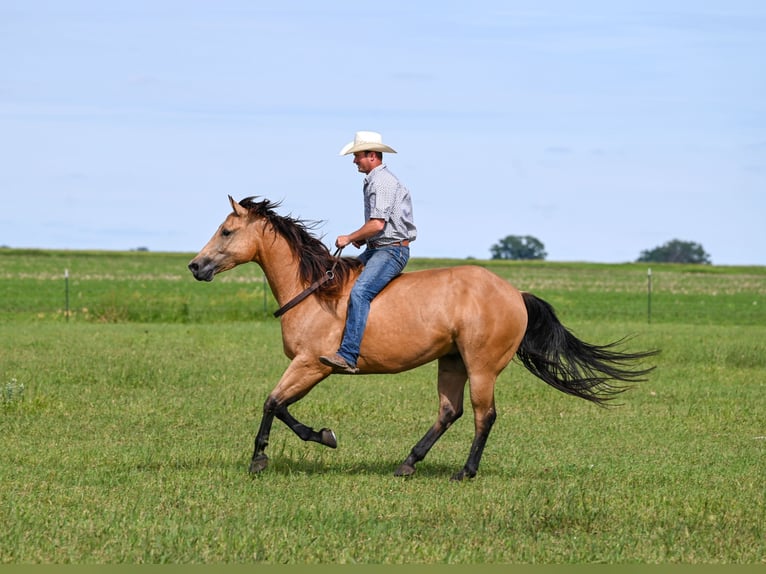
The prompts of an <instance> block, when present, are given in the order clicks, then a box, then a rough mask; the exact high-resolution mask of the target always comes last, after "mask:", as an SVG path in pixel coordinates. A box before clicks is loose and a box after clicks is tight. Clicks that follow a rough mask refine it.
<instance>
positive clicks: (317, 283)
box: [274, 247, 343, 317]
mask: <svg viewBox="0 0 766 574" xmlns="http://www.w3.org/2000/svg"><path fill="white" fill-rule="evenodd" d="M341 251H343V248H342V247H338V249H336V250H335V253H334V254H333V258H334V259H335V261H334V262H333V264H332V267H331V268H330V269H328V270H327V271H325V274H324V275H322V278H321V279H317V280H316V281H314V282H313V283H312V284H311V285H309V286H308V287H307V288H306V289H305V290H304V291H302V292H301V293H299V294H298V295H296V296H295V297H293V298H292V299H290V300H289V301H288V302H287V303H285V304H284V305H282V306H281V307H280V308H279V309H277V310H276V311H274V316H275V317H281V316H282V315H284V314H285V313H287V312H288V311H289V310H290V309H292V308H293V307H295V306H296V305H297V304H298V303H300V302H301V301H303V300H304V299H305V298H306V297H308V296H309V295H311V294H312V293H313V292H314V291H316V290H317V289H319V288H320V287H321V286H322V285H324V284H325V283H327V282H328V281H332V280H333V279H335V267H336V266H337V265H338V261H340V253H341Z"/></svg>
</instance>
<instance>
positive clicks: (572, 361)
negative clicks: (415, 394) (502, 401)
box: [189, 196, 657, 480]
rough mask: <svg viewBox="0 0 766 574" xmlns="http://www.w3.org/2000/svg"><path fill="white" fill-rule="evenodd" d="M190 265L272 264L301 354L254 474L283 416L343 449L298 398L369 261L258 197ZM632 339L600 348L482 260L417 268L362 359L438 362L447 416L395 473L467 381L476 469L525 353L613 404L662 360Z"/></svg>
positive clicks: (391, 290) (260, 436) (394, 363)
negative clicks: (300, 416)
mask: <svg viewBox="0 0 766 574" xmlns="http://www.w3.org/2000/svg"><path fill="white" fill-rule="evenodd" d="M229 202H230V203H231V207H232V212H231V213H230V214H229V215H228V216H227V217H226V219H225V220H224V221H223V223H222V224H221V225H220V226H219V228H218V230H217V231H216V232H215V234H214V235H213V237H212V238H211V239H210V241H209V242H208V243H207V245H205V246H204V247H203V248H202V251H200V252H199V254H198V255H197V256H196V257H194V259H192V260H191V262H190V263H189V269H190V271H191V272H192V273H193V274H194V277H195V278H196V279H198V280H200V281H212V280H213V278H214V277H215V275H216V274H218V273H222V272H224V271H227V270H229V269H232V268H233V267H235V266H237V265H240V264H242V263H247V262H251V261H252V262H255V263H257V264H258V265H260V266H261V268H262V269H263V272H264V274H265V276H266V280H267V281H268V283H269V287H270V288H271V291H272V293H273V294H274V297H275V298H276V300H277V303H278V304H279V305H280V306H281V308H280V310H279V311H278V312H277V313H275V315H279V316H281V319H280V320H281V327H282V342H283V347H284V352H285V354H286V355H287V357H288V358H289V359H290V360H291V362H290V364H289V366H288V367H287V369H286V370H285V372H284V373H283V374H282V377H281V378H280V380H279V382H278V383H277V385H276V387H274V389H273V390H272V391H271V393H269V396H268V397H267V399H266V401H265V403H264V405H263V418H262V419H261V423H260V427H259V429H258V433H257V434H256V437H255V451H254V452H253V457H252V460H251V463H250V469H249V471H250V473H251V474H255V473H259V472H261V471H263V470H264V469H265V468H266V467H267V466H268V460H269V459H268V456H267V455H266V447H267V446H268V442H269V433H270V431H271V426H272V423H273V421H274V417H276V418H277V419H279V420H280V421H282V422H283V423H285V424H286V425H287V426H288V427H289V428H290V429H291V430H292V431H293V432H294V433H295V434H296V435H298V437H300V438H301V439H302V440H304V441H314V442H318V443H320V444H322V445H325V446H328V447H330V448H336V446H337V440H336V436H335V433H334V432H333V431H332V430H330V429H327V428H323V429H321V430H319V431H317V430H314V429H313V428H310V427H308V426H306V425H304V424H302V423H301V422H299V421H297V420H296V419H295V418H294V417H293V416H292V415H291V414H290V413H289V411H288V407H289V406H290V405H291V404H293V403H295V402H296V401H298V400H300V399H302V398H303V397H305V396H306V394H308V392H309V391H310V390H311V389H312V388H313V387H314V386H315V385H316V384H317V383H319V382H321V381H322V380H324V379H325V378H327V377H328V376H329V375H330V374H331V373H332V369H331V368H330V367H327V366H325V365H323V364H322V363H320V362H319V356H320V355H321V354H323V353H326V352H328V350H332V349H336V348H337V347H338V344H339V342H340V339H341V336H342V334H343V329H344V325H345V315H346V305H347V300H348V294H349V290H350V289H351V286H352V284H353V282H354V280H355V278H356V277H357V276H358V274H359V270H360V263H359V262H358V261H357V260H356V259H354V258H349V257H340V256H339V254H337V255H338V256H337V257H336V256H334V255H333V254H331V253H330V251H329V249H328V248H327V247H326V246H325V245H324V244H323V243H322V241H321V240H319V239H317V238H316V237H314V236H313V235H312V233H311V229H312V226H311V225H310V224H307V223H306V222H305V221H303V220H300V219H295V218H292V217H289V216H282V215H279V214H278V213H277V212H276V208H278V207H279V204H278V203H273V202H270V201H269V200H265V199H264V200H261V201H256V198H255V197H248V198H245V199H243V200H242V201H240V202H236V201H235V200H234V199H233V198H232V197H231V196H229ZM624 341H625V339H620V340H618V341H614V342H612V343H609V344H606V345H595V344H590V343H587V342H584V341H582V340H580V339H578V338H577V337H576V336H574V334H573V333H572V332H571V331H569V330H568V329H567V328H566V327H564V326H563V325H562V324H561V322H560V321H559V320H558V318H557V317H556V314H555V313H554V310H553V308H552V307H551V306H550V305H549V304H548V303H546V302H545V301H543V300H542V299H540V298H538V297H536V296H535V295H532V294H530V293H525V292H520V291H519V290H518V289H516V288H515V287H514V286H513V285H511V284H510V283H509V282H508V281H505V280H504V279H501V278H500V277H499V276H497V275H495V274H494V273H492V272H491V271H488V270H487V269H485V268H483V267H479V266H475V265H464V266H459V267H450V268H440V269H427V270H422V271H413V272H405V273H402V274H401V275H399V276H398V277H397V278H395V279H394V280H393V281H392V282H391V283H390V284H389V285H388V286H387V287H386V288H385V289H384V290H383V291H382V292H381V293H380V294H379V295H378V296H377V297H376V298H375V299H374V300H373V301H372V306H371V309H370V315H369V319H368V322H367V327H366V329H365V333H364V338H363V339H362V345H361V353H360V355H359V361H358V363H357V366H358V367H359V373H360V374H371V373H399V372H402V371H407V370H409V369H413V368H415V367H418V366H420V365H423V364H425V363H428V362H430V361H434V360H435V361H438V380H437V387H438V393H439V409H438V414H437V417H436V422H435V423H434V424H433V426H431V428H430V429H429V430H428V431H427V432H426V434H425V435H424V436H423V438H422V439H420V441H418V442H417V444H415V446H414V447H413V448H412V450H411V451H410V453H409V455H408V456H407V457H406V458H405V460H404V461H403V462H402V463H401V465H399V467H398V468H397V469H396V471H395V473H394V474H395V475H396V476H410V475H412V474H413V473H414V472H415V465H416V464H417V463H418V462H419V461H421V460H423V458H424V457H425V456H426V454H427V453H428V451H429V450H430V449H431V447H433V445H434V444H435V443H436V441H437V440H439V438H440V437H441V436H442V435H443V434H444V432H445V431H446V430H447V429H448V428H449V427H450V426H451V425H452V424H453V423H454V422H455V421H456V420H457V419H458V418H460V416H461V415H462V414H463V394H464V389H465V385H466V382H467V383H468V386H469V396H470V400H471V405H472V407H473V413H474V426H475V432H474V438H473V443H472V444H471V449H470V451H469V454H468V459H467V461H466V463H465V466H463V468H462V469H461V470H459V471H458V472H457V473H456V474H455V475H454V476H453V477H452V479H453V480H462V479H464V478H472V477H474V476H476V473H477V470H478V468H479V462H480V460H481V456H482V453H483V451H484V447H485V445H486V443H487V438H488V436H489V433H490V430H491V428H492V425H493V423H494V422H495V418H496V410H495V398H494V388H495V381H496V379H497V377H498V375H499V374H500V372H501V371H502V370H503V369H505V367H506V366H507V365H508V364H509V363H510V362H511V360H512V359H513V358H514V356H516V357H518V359H519V360H520V362H521V363H522V364H523V365H524V366H525V367H526V368H527V369H528V370H529V371H530V372H532V373H533V374H534V375H536V376H537V377H539V378H540V379H542V380H543V381H545V382H546V383H548V384H549V385H551V386H553V387H555V388H556V389H558V390H560V391H563V392H564V393H568V394H570V395H574V396H576V397H580V398H582V399H585V400H588V401H592V402H594V403H597V404H605V403H606V402H607V401H609V400H610V399H611V398H613V397H614V395H615V394H617V393H620V392H622V391H623V390H625V388H626V384H629V383H633V382H638V381H642V380H644V379H645V377H646V375H647V374H648V373H649V372H650V371H651V370H652V369H653V368H654V367H653V366H652V367H648V368H642V367H641V366H640V365H639V364H635V363H637V362H640V361H642V360H643V359H646V358H648V357H650V356H652V355H654V354H655V353H656V352H657V351H655V350H650V351H640V352H626V351H624V350H621V348H620V347H621V346H622V344H623V343H624Z"/></svg>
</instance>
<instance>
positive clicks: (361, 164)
mask: <svg viewBox="0 0 766 574" xmlns="http://www.w3.org/2000/svg"><path fill="white" fill-rule="evenodd" d="M376 159H377V158H376V156H375V154H374V153H372V152H371V151H357V152H354V163H355V164H356V167H357V169H358V170H359V171H360V172H362V173H370V172H371V171H372V170H373V168H374V167H375V160H376Z"/></svg>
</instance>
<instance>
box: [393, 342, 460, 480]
mask: <svg viewBox="0 0 766 574" xmlns="http://www.w3.org/2000/svg"><path fill="white" fill-rule="evenodd" d="M467 378H468V375H467V374H466V370H465V365H464V364H463V359H462V358H461V357H460V355H448V356H444V357H442V358H440V359H439V382H438V389H439V415H438V417H437V418H436V422H435V423H434V425H433V426H432V427H431V428H430V429H428V432H427V433H426V434H425V435H424V436H423V438H421V439H420V440H419V441H418V443H417V444H416V445H415V446H414V447H412V450H411V451H410V454H409V456H407V458H406V459H405V460H404V462H403V463H402V464H400V465H399V468H397V469H396V471H395V472H394V475H395V476H410V475H412V474H414V472H415V464H416V463H418V462H420V461H421V460H423V459H424V458H425V456H426V454H428V451H429V450H431V447H433V446H434V444H436V441H437V440H439V438H440V437H441V436H442V435H443V434H444V433H445V432H446V431H447V429H448V428H449V427H450V426H451V425H452V423H454V422H455V421H456V420H457V419H459V418H460V417H461V416H462V414H463V390H464V388H465V382H466V380H467Z"/></svg>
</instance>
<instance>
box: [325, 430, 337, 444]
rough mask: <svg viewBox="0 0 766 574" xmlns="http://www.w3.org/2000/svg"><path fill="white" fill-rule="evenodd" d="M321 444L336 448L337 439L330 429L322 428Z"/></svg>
mask: <svg viewBox="0 0 766 574" xmlns="http://www.w3.org/2000/svg"><path fill="white" fill-rule="evenodd" d="M322 444H323V445H325V446H329V447H330V448H338V439H337V437H336V436H335V433H334V432H332V431H331V430H330V429H322Z"/></svg>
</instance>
